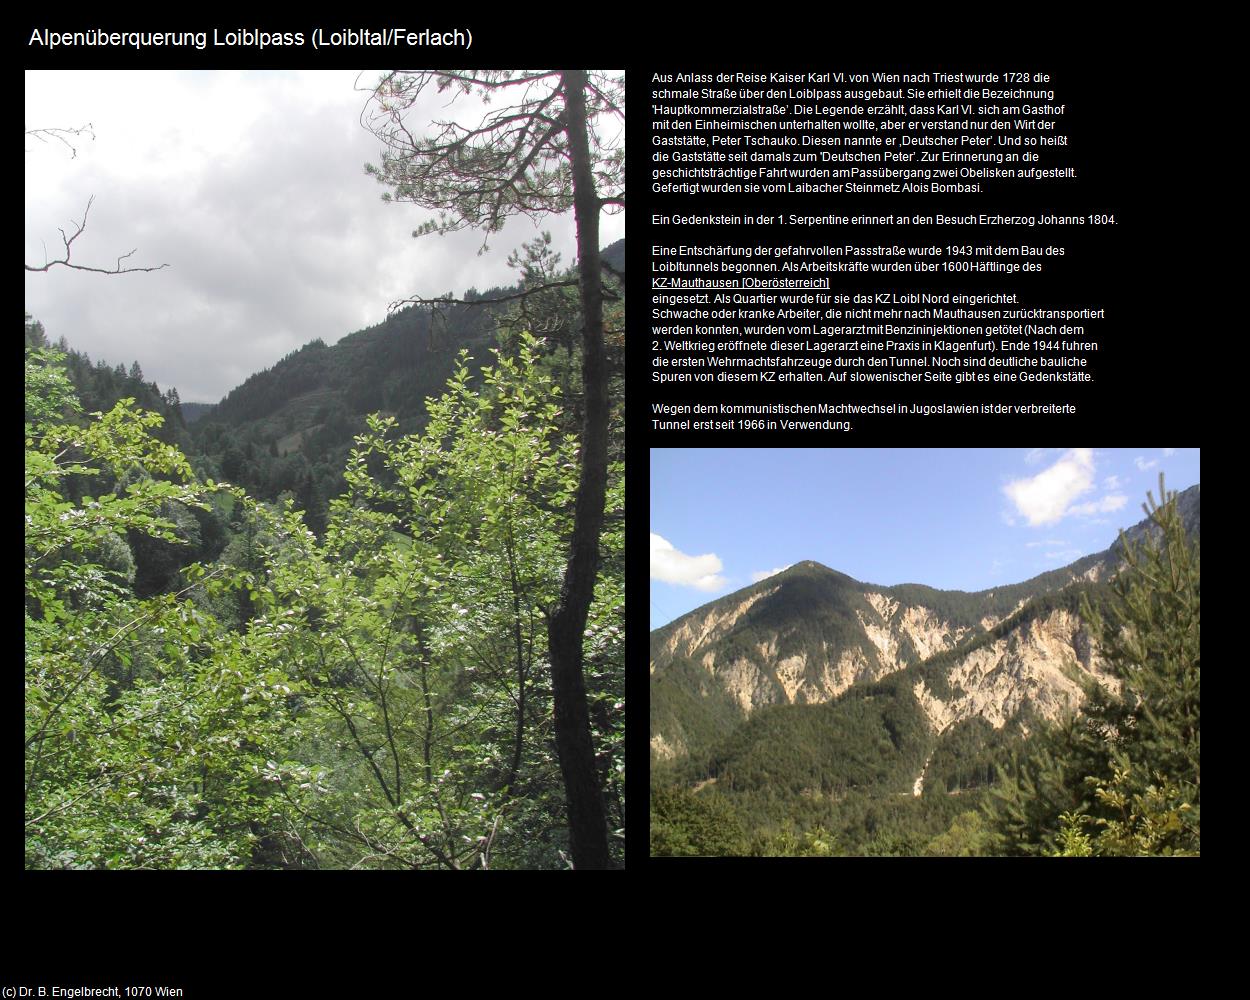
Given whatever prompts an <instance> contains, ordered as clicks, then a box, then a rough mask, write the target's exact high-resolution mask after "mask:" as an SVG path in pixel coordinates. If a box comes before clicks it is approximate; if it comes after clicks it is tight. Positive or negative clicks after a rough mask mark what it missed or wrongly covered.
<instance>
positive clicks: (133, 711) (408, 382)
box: [23, 70, 626, 870]
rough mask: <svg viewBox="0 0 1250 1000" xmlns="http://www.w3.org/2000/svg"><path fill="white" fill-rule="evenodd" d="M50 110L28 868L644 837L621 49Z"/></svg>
mask: <svg viewBox="0 0 1250 1000" xmlns="http://www.w3.org/2000/svg"><path fill="white" fill-rule="evenodd" d="M25 102H26V104H25V145H24V150H25V152H24V158H25V165H26V218H25V275H26V281H25V296H26V302H25V313H26V319H25V456H26V458H25V483H26V492H25V535H24V542H25V544H24V571H25V587H26V591H25V732H24V743H25V767H24V775H23V781H24V789H25V861H24V864H25V867H26V868H27V869H127V868H130V869H401V870H402V869H410V870H424V869H457V870H459V869H474V870H482V869H516V868H539V869H569V868H573V869H582V868H588V869H589V868H623V867H624V865H625V844H626V828H625V718H626V704H625V552H624V534H625V411H624V407H625V389H624V385H625V282H624V273H625V240H624V235H625V211H624V210H625V74H624V73H623V72H620V71H595V70H589V71H588V70H428V71H421V70H411V71H402V72H400V71H389V72H388V71H381V70H378V71H373V70H368V71H363V72H340V71H319V72H296V71H291V72H277V71H273V72H269V71H266V72H245V71H231V72H220V73H217V72H122V71H112V72H109V71H90V72H88V71H83V72H64V71H59V72H40V71H30V72H27V73H26V89H25Z"/></svg>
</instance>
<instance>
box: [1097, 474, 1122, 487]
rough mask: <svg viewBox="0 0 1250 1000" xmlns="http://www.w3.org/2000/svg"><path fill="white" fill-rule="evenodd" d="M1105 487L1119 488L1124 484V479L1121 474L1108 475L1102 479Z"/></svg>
mask: <svg viewBox="0 0 1250 1000" xmlns="http://www.w3.org/2000/svg"><path fill="white" fill-rule="evenodd" d="M1102 485H1103V489H1108V490H1118V489H1119V488H1120V487H1121V486H1123V485H1124V480H1123V479H1121V478H1120V477H1119V476H1108V477H1107V478H1106V479H1104V480H1103V481H1102Z"/></svg>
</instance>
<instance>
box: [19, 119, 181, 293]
mask: <svg viewBox="0 0 1250 1000" xmlns="http://www.w3.org/2000/svg"><path fill="white" fill-rule="evenodd" d="M29 134H30V133H27V135H29ZM94 201H95V195H92V196H91V197H90V198H88V199H87V207H86V208H85V209H83V213H82V222H74V220H73V219H70V222H73V224H74V232H73V233H72V234H71V235H69V236H67V235H65V230H64V229H61V230H58V231H59V232H60V234H61V242H62V243H64V244H65V256H64V257H58V258H57V259H56V260H47V259H45V260H44V263H43V266H42V267H36V266H35V265H33V264H27V265H26V270H27V271H36V272H42V271H50V270H51V269H52V268H54V267H56V266H57V265H58V264H59V265H61V266H62V267H68V268H70V269H71V270H73V271H91V272H93V273H95V274H132V273H134V272H136V271H159V270H161V269H162V268H166V267H169V265H168V264H158V265H157V266H156V267H122V261H124V260H128V259H129V258H130V257H132V256H133V255H134V254H135V253H136V252H137V248H136V249H135V250H131V251H130V252H129V253H124V254H122V255H121V256H120V257H118V258H117V263H116V264H115V265H114V266H113V267H112V268H104V267H90V266H88V265H86V264H71V263H70V259H69V258H70V253H71V252H72V250H73V245H74V240H76V239H78V237H79V236H81V235H82V234H83V233H84V232H85V231H86V229H87V214H88V213H89V212H90V211H91V205H92V203H93V202H94ZM44 256H45V258H46V257H47V253H46V251H45V254H44Z"/></svg>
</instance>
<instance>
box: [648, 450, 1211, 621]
mask: <svg viewBox="0 0 1250 1000" xmlns="http://www.w3.org/2000/svg"><path fill="white" fill-rule="evenodd" d="M1199 457H1200V456H1199V451H1198V449H1197V448H1006V449H1000V448H969V449H963V450H949V449H944V448H842V449H837V448H804V449H774V448H751V449H735V448H706V449H663V450H654V451H652V452H651V627H652V628H658V627H659V626H661V625H663V624H665V623H667V622H669V621H671V620H672V619H673V618H676V617H677V616H679V615H682V614H685V613H686V612H687V611H690V610H693V609H694V608H697V607H699V606H700V605H702V604H706V603H707V602H708V601H710V600H713V599H714V598H716V597H720V596H721V595H723V594H728V593H730V592H732V591H734V590H738V589H739V588H741V587H747V586H750V585H751V584H752V583H753V582H755V581H757V580H761V579H764V578H766V577H768V576H769V575H771V574H772V573H775V572H777V571H779V570H781V569H785V568H786V567H787V566H791V565H793V564H794V563H796V562H801V561H803V560H804V559H814V560H815V561H816V562H820V563H824V564H825V565H826V566H829V567H830V568H832V569H836V570H838V571H840V572H842V573H846V574H847V575H848V576H851V577H854V578H855V579H857V580H860V581H863V582H865V583H876V584H881V585H884V586H890V585H893V584H899V583H924V584H928V585H929V586H931V587H938V588H941V589H945V590H966V591H978V590H988V589H990V588H991V587H995V586H1001V585H1003V584H1008V583H1020V582H1022V581H1024V580H1027V579H1029V578H1030V577H1033V576H1036V575H1037V574H1039V573H1044V572H1046V571H1047V570H1052V569H1058V568H1059V567H1061V566H1066V565H1067V564H1068V563H1071V562H1075V561H1076V560H1077V559H1079V558H1080V557H1081V556H1085V555H1090V554H1091V553H1094V552H1101V551H1102V550H1103V549H1105V548H1107V547H1108V546H1109V545H1111V543H1112V542H1114V541H1115V540H1116V537H1117V534H1118V532H1119V529H1121V528H1127V527H1131V526H1132V525H1134V524H1136V523H1137V522H1138V521H1140V520H1142V519H1143V518H1144V517H1145V514H1143V513H1142V509H1141V505H1142V502H1143V501H1144V500H1145V499H1146V491H1147V490H1153V491H1154V495H1155V498H1156V499H1158V496H1159V492H1158V491H1159V473H1160V472H1163V473H1164V474H1165V475H1166V478H1167V488H1168V489H1169V490H1177V491H1180V490H1184V489H1187V488H1188V487H1190V486H1193V485H1194V484H1195V483H1197V482H1199V475H1198V473H1199Z"/></svg>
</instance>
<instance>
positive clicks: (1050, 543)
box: [1024, 538, 1068, 549]
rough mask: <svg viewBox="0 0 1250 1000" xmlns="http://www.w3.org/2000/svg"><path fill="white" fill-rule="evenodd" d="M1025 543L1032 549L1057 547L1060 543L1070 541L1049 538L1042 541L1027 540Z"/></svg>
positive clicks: (1064, 543) (1063, 543) (1065, 543)
mask: <svg viewBox="0 0 1250 1000" xmlns="http://www.w3.org/2000/svg"><path fill="white" fill-rule="evenodd" d="M1024 544H1025V547H1026V548H1030V549H1040V548H1048V549H1053V548H1057V547H1058V546H1060V545H1067V544H1068V543H1067V541H1065V540H1064V539H1062V538H1047V539H1046V540H1045V541H1042V542H1025V543H1024Z"/></svg>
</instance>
